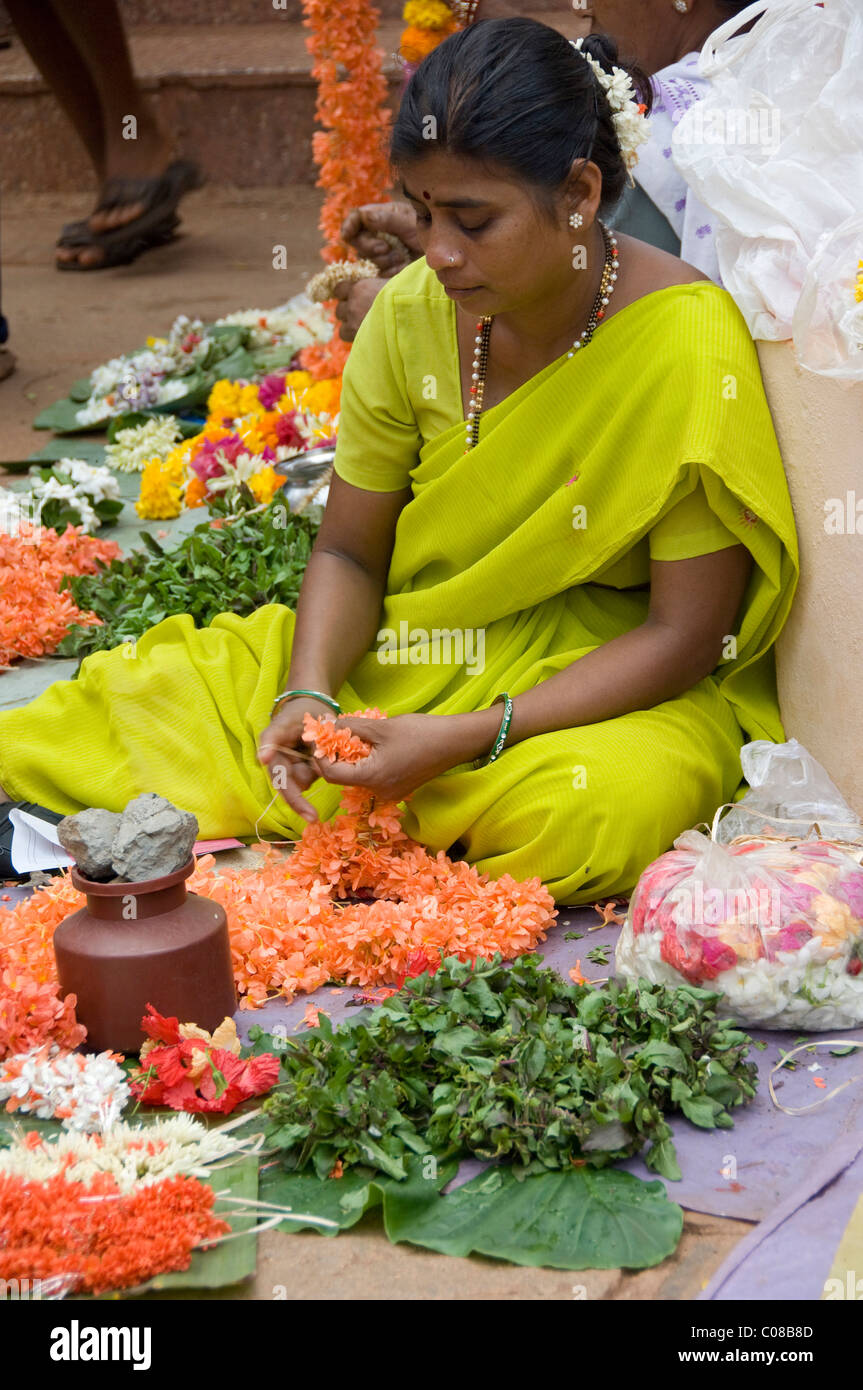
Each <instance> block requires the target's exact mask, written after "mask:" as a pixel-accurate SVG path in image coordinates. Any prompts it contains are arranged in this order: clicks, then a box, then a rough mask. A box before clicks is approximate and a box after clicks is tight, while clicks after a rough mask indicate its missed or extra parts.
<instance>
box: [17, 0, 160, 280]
mask: <svg viewBox="0 0 863 1390" xmlns="http://www.w3.org/2000/svg"><path fill="white" fill-rule="evenodd" d="M7 8H8V9H9V12H10V15H11V18H12V20H13V23H14V24H15V27H16V29H17V32H18V34H19V36H20V38H21V40H22V42H23V43H24V45H25V47H26V48H27V50H28V52H29V54H30V56H31V58H32V59H33V61H34V63H35V64H36V66H37V67H38V69H39V71H40V72H41V73H42V76H43V77H44V78H45V80H46V82H47V83H48V85H49V86H50V88H51V90H52V92H53V93H54V95H55V96H56V97H57V100H58V101H59V103H60V105H61V107H62V108H63V110H64V112H65V113H66V115H67V116H68V117H69V119H70V121H71V122H72V125H73V126H74V127H75V130H76V131H77V133H78V135H79V137H80V138H81V141H82V143H83V144H84V147H85V149H86V150H87V153H88V155H89V156H90V159H91V162H92V164H93V167H94V169H95V171H96V175H97V177H98V179H99V181H100V184H101V185H102V194H101V195H100V204H103V203H104V204H106V205H105V206H97V208H96V209H95V210H94V212H93V213H91V215H90V217H89V218H88V219H86V221H85V223H84V224H83V230H84V231H85V233H86V232H89V233H94V234H99V233H105V232H110V231H112V230H115V229H117V228H120V227H123V226H126V225H128V224H129V223H131V222H134V220H135V219H136V218H138V217H140V216H141V214H142V212H143V211H144V204H143V202H142V201H141V198H140V196H136V195H135V194H134V193H132V194H131V195H130V196H129V197H123V196H119V197H118V196H116V195H115V196H114V197H113V198H110V197H109V198H106V197H105V192H106V188H107V189H110V188H111V184H110V180H112V179H113V180H117V179H138V178H154V177H156V176H158V175H159V174H160V173H161V171H162V170H163V169H164V167H165V165H166V163H167V162H168V159H169V154H170V151H169V146H168V142H167V141H166V139H165V138H164V136H163V135H162V133H161V131H160V129H159V127H158V125H157V123H156V121H155V119H154V117H153V115H152V112H151V111H150V108H149V106H148V104H147V103H146V101H145V100H144V97H143V95H142V93H141V92H140V90H139V87H138V84H137V82H136V80H135V76H134V73H133V71H132V64H131V59H130V56H129V50H128V45H127V43H126V36H125V33H124V30H123V25H122V21H121V19H120V15H119V12H118V9H117V3H116V0H88V3H87V4H86V5H81V4H80V3H79V0H42V3H39V4H34V3H33V0H10V4H9V6H8V7H7ZM130 118H134V126H132V125H131V122H130ZM132 132H133V133H134V138H129V135H130V133H132ZM106 181H108V182H106ZM87 240H88V237H87V236H86V235H85V236H83V237H82V238H79V241H80V242H81V243H82V244H78V245H68V246H63V245H61V246H60V247H59V248H58V251H57V260H58V261H59V262H70V261H75V260H77V261H78V262H80V263H81V264H82V265H90V266H98V265H100V264H101V263H102V262H103V261H104V260H105V259H106V257H105V251H104V249H103V248H101V247H99V246H98V245H87V244H86V242H87Z"/></svg>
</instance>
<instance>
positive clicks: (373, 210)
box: [341, 203, 422, 277]
mask: <svg viewBox="0 0 863 1390" xmlns="http://www.w3.org/2000/svg"><path fill="white" fill-rule="evenodd" d="M381 232H389V233H390V234H391V235H392V236H397V237H398V239H399V241H401V242H403V243H404V245H405V246H406V247H407V249H408V251H409V253H410V255H407V256H406V255H405V252H404V249H403V248H402V247H401V246H390V245H389V244H388V243H387V242H386V241H381V239H380V233H381ZM341 236H342V241H344V242H346V243H347V245H348V246H351V247H353V249H354V251H356V253H357V255H358V256H360V257H363V258H365V259H366V260H369V261H374V263H375V265H376V266H377V267H378V270H380V272H381V274H382V275H385V276H387V277H389V276H391V275H395V274H396V272H397V271H399V270H403V269H404V267H405V266H406V265H409V264H410V261H411V258H413V259H416V257H418V256H421V255H422V250H421V248H420V244H419V241H418V240H417V218H416V213H415V212H414V210H413V208H412V207H411V205H410V203H366V204H364V205H363V207H359V208H354V209H353V211H352V212H349V213H348V215H347V217H346V218H345V220H344V222H343V223H342V230H341Z"/></svg>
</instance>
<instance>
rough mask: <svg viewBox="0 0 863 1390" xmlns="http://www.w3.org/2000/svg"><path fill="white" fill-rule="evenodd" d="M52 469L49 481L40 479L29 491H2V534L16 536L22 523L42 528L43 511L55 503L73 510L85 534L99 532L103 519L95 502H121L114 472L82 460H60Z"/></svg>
mask: <svg viewBox="0 0 863 1390" xmlns="http://www.w3.org/2000/svg"><path fill="white" fill-rule="evenodd" d="M52 467H53V472H52V474H51V477H50V478H39V479H37V480H36V481H35V482H34V483H33V486H32V487H31V488H29V489H28V490H27V491H24V492H11V491H9V490H8V489H6V488H0V531H2V532H5V533H6V534H7V535H17V534H18V532H19V530H20V527H21V522H22V521H29V522H30V523H31V524H32V525H33V526H39V525H41V524H42V508H43V506H44V504H45V503H46V502H50V501H52V500H53V501H58V502H66V503H68V505H69V506H70V507H72V508H74V510H75V511H76V512H77V513H78V515H79V517H80V518H81V521H80V525H81V526H82V527H83V529H84V530H85V531H87V532H92V531H98V529H99V527H100V526H101V525H102V519H101V517H100V516H99V515H98V513H97V512H96V511H95V510H94V508H95V505H96V503H97V502H102V501H104V500H106V499H107V500H110V501H112V502H117V501H119V500H120V487H119V484H118V482H117V479H116V478H115V477H114V475H113V473H112V472H111V470H110V469H109V468H104V467H102V466H101V465H98V466H97V465H94V464H90V463H85V462H84V460H83V459H60V460H59V461H58V462H57V463H55V464H53V465H52Z"/></svg>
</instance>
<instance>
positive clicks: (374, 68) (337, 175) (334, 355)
mask: <svg viewBox="0 0 863 1390" xmlns="http://www.w3.org/2000/svg"><path fill="white" fill-rule="evenodd" d="M379 22H380V14H379V12H378V10H377V9H376V7H375V6H374V5H373V4H372V3H371V0H340V4H339V6H338V9H337V10H336V12H335V13H334V11H333V5H332V0H303V23H304V24H305V25H306V27H307V28H308V30H309V35H308V38H307V39H306V46H307V48H308V50H309V52H310V53H311V55H312V58H313V59H314V64H313V67H312V75H313V76H314V78H315V80H316V82H317V84H318V92H317V101H316V107H315V115H316V120H317V123H318V125H319V126H320V129H319V130H316V131H315V133H314V136H313V137H312V154H313V156H314V160H315V163H316V164H317V166H318V180H317V183H318V187H319V188H322V189H323V190H324V195H325V196H324V204H323V208H322V209H321V219H320V228H321V231H322V232H323V235H324V247H323V250H322V253H321V254H322V255H323V258H324V260H325V261H338V260H350V259H352V258H353V257H352V254H351V253H350V252H349V251H348V248H347V247H346V246H345V244H344V242H343V241H342V240H341V226H342V222H343V221H344V219H345V217H346V216H347V214H348V213H349V212H350V211H351V209H352V208H355V207H358V206H359V205H360V204H362V203H369V202H381V201H383V200H385V199H386V198H387V197H388V196H389V195H388V193H387V191H386V190H387V189H388V188H389V185H390V172H389V159H388V156H387V151H386V136H387V131H388V129H389V124H390V112H389V108H388V106H387V81H386V77H385V75H384V71H383V53H382V51H381V50H380V49H379V48H378V46H377V43H376V30H377V26H378V24H379ZM349 350H350V349H349V345H348V344H347V343H345V342H343V340H342V339H341V337H340V336H339V334H338V333H334V334H333V337H332V338H331V340H330V342H329V343H324V344H321V343H316V344H314V345H312V346H311V347H309V348H306V349H305V350H304V351H303V352H302V353H301V354H300V365H301V366H302V367H303V368H305V370H306V371H308V372H311V374H312V376H313V377H315V379H321V378H323V377H333V376H339V375H340V374H341V372H342V370H343V369H344V365H345V362H346V360H347V356H348V352H349Z"/></svg>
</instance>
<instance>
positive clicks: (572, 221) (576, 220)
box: [569, 212, 584, 232]
mask: <svg viewBox="0 0 863 1390" xmlns="http://www.w3.org/2000/svg"><path fill="white" fill-rule="evenodd" d="M583 224H584V218H583V217H582V215H581V213H580V212H571V213H570V215H569V225H570V227H572V229H573V231H574V232H577V231H578V229H579V227H581V226H582V225H583Z"/></svg>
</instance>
